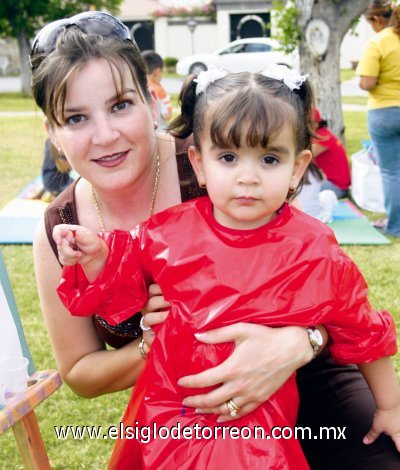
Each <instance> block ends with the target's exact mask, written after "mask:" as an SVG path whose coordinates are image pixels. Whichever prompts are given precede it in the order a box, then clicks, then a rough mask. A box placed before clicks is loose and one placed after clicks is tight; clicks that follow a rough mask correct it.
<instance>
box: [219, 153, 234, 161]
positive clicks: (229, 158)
mask: <svg viewBox="0 0 400 470" xmlns="http://www.w3.org/2000/svg"><path fill="white" fill-rule="evenodd" d="M219 159H220V160H221V161H223V162H226V163H232V162H234V161H235V160H236V157H235V155H232V154H231V153H224V154H223V155H221V156H220V157H219Z"/></svg>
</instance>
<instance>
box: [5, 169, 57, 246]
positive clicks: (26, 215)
mask: <svg viewBox="0 0 400 470" xmlns="http://www.w3.org/2000/svg"><path fill="white" fill-rule="evenodd" d="M41 181H42V180H41V177H40V176H39V177H37V178H35V179H34V180H33V181H31V182H30V183H29V184H27V185H26V186H25V187H24V188H23V189H22V191H21V192H20V193H19V194H18V195H17V196H16V197H15V199H13V200H11V201H10V202H9V203H7V204H6V205H5V206H4V207H3V208H2V209H1V210H0V244H20V243H25V244H31V243H32V241H33V234H34V232H35V229H36V226H37V224H38V223H39V221H40V219H41V218H42V216H43V214H44V211H45V210H46V207H47V205H48V204H47V203H46V202H43V201H41V200H40V199H30V198H31V197H33V196H36V195H37V196H39V197H40V194H41V192H43V191H42V190H44V188H43V185H42V182H41Z"/></svg>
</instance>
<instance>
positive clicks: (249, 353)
mask: <svg viewBox="0 0 400 470" xmlns="http://www.w3.org/2000/svg"><path fill="white" fill-rule="evenodd" d="M196 337H197V339H198V340H199V341H202V342H203V343H209V344H216V343H222V342H232V341H234V342H235V350H234V351H233V353H232V355H231V356H230V357H228V359H226V360H225V361H224V362H223V363H221V364H219V365H218V366H216V367H214V368H212V369H208V370H206V371H204V372H201V373H199V374H196V375H191V376H187V377H182V378H181V379H179V381H178V383H179V385H180V386H182V387H188V388H202V387H209V386H215V385H218V384H221V383H222V385H220V386H219V387H218V388H216V389H214V390H212V391H211V392H209V393H207V394H205V395H196V396H192V397H187V398H185V400H184V402H183V403H184V405H185V406H189V407H193V408H196V409H197V411H198V412H199V413H217V414H220V415H222V416H220V417H219V418H218V422H220V423H222V422H225V421H231V420H233V419H236V417H231V416H229V412H230V410H229V409H228V406H227V404H226V402H227V401H228V400H230V399H232V400H233V401H234V403H235V404H236V406H238V407H239V408H240V413H239V414H238V416H239V417H241V416H244V415H246V414H248V413H250V412H251V411H253V410H254V409H255V408H257V407H258V406H259V405H261V404H262V403H264V402H265V401H266V400H268V398H269V397H270V396H271V395H273V394H274V393H275V392H276V391H277V390H278V389H279V388H280V387H281V386H282V385H283V384H284V383H285V382H286V380H287V379H288V378H289V377H290V376H291V375H292V374H293V373H294V372H295V371H296V370H297V369H298V368H299V367H301V366H303V365H305V364H307V363H308V362H309V361H311V359H312V355H313V354H312V348H311V347H310V343H309V340H308V335H307V332H306V330H305V328H302V327H298V326H287V327H283V328H270V327H267V326H263V325H255V324H250V323H237V324H235V325H229V326H226V327H223V328H219V329H216V330H211V331H208V332H207V333H202V334H201V335H196Z"/></svg>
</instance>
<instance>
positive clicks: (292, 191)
mask: <svg viewBox="0 0 400 470" xmlns="http://www.w3.org/2000/svg"><path fill="white" fill-rule="evenodd" d="M295 192H296V186H295V185H294V184H293V185H290V186H289V194H294V193H295Z"/></svg>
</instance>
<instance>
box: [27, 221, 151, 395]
mask: <svg viewBox="0 0 400 470" xmlns="http://www.w3.org/2000/svg"><path fill="white" fill-rule="evenodd" d="M33 249H34V261H35V273H36V281H37V285H38V291H39V298H40V304H41V308H42V312H43V316H44V320H45V323H46V326H47V331H48V333H49V336H50V341H51V344H52V347H53V352H54V355H55V359H56V363H57V368H58V370H59V372H60V374H61V376H62V378H63V380H64V381H65V382H66V383H67V384H68V385H69V387H70V388H71V389H72V390H73V391H74V392H75V393H76V394H78V395H80V396H82V397H87V398H89V397H95V396H99V395H103V394H106V393H111V392H116V391H119V390H124V389H126V388H129V387H132V386H133V385H134V383H135V381H136V379H137V377H138V375H139V373H140V371H141V369H142V367H143V364H144V361H143V359H142V357H141V356H140V353H139V349H138V346H139V342H140V340H139V339H138V340H135V341H133V342H132V343H130V344H128V345H126V346H124V347H123V348H121V349H115V350H107V349H105V345H104V343H103V342H102V341H101V339H100V338H99V336H98V334H97V331H96V329H95V326H94V324H93V320H92V318H80V317H73V316H72V315H71V314H70V313H69V312H68V311H67V310H66V309H65V308H64V306H63V305H62V303H61V301H60V300H59V297H58V295H57V292H56V289H57V287H58V284H59V280H60V277H61V267H60V265H59V264H58V261H57V259H56V257H55V256H54V253H53V251H52V249H51V247H50V244H49V241H48V239H47V236H46V231H45V228H44V225H43V224H42V225H41V226H40V227H39V229H38V231H37V232H36V234H35V241H34V246H33Z"/></svg>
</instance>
